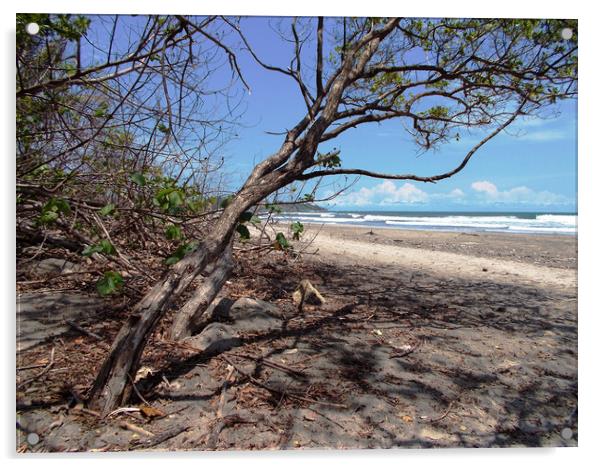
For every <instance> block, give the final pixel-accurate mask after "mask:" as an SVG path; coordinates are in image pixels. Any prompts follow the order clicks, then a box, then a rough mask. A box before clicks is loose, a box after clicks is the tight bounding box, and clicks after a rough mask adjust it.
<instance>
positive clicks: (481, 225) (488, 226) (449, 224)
mask: <svg viewBox="0 0 602 467" xmlns="http://www.w3.org/2000/svg"><path fill="white" fill-rule="evenodd" d="M385 224H387V225H405V226H418V227H426V226H432V227H450V228H452V227H453V228H462V227H465V228H473V229H507V228H508V227H509V226H508V225H506V224H499V223H497V224H493V223H490V224H487V223H481V222H466V223H461V222H453V223H452V222H423V220H422V219H418V220H417V222H397V221H385Z"/></svg>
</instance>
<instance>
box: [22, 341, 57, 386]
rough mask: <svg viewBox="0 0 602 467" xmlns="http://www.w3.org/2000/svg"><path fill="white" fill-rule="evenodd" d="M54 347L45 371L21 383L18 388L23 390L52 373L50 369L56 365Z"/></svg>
mask: <svg viewBox="0 0 602 467" xmlns="http://www.w3.org/2000/svg"><path fill="white" fill-rule="evenodd" d="M54 349H55V348H54V347H53V348H52V350H51V351H50V360H49V362H48V364H47V365H46V366H45V367H44V369H43V370H42V371H40V372H39V373H38V374H36V375H34V376H32V377H31V378H29V379H26V380H25V381H23V382H22V383H20V384H19V385H18V386H17V388H18V389H21V388H23V387H25V386H27V385H28V384H29V383H32V382H33V381H35V380H36V379H38V378H41V377H42V376H44V375H45V374H46V373H48V372H49V371H50V369H51V368H52V366H53V365H54Z"/></svg>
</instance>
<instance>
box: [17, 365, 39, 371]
mask: <svg viewBox="0 0 602 467" xmlns="http://www.w3.org/2000/svg"><path fill="white" fill-rule="evenodd" d="M45 366H46V364H45V363H41V364H39V365H27V366H20V367H18V368H17V371H23V370H33V369H34V368H44V367H45Z"/></svg>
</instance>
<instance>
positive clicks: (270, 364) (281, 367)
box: [230, 353, 306, 377]
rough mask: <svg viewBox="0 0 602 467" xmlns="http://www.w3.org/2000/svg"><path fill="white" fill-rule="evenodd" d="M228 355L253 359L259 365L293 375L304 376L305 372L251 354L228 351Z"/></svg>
mask: <svg viewBox="0 0 602 467" xmlns="http://www.w3.org/2000/svg"><path fill="white" fill-rule="evenodd" d="M230 355H232V356H233V357H239V358H245V359H247V360H254V361H255V362H257V363H258V364H260V365H265V366H268V367H270V368H273V369H274V370H280V371H283V372H284V373H289V374H292V375H295V376H301V377H306V374H305V373H303V372H302V371H300V370H295V369H293V368H288V367H286V366H284V365H281V364H280V363H276V362H274V361H272V360H267V359H266V358H264V357H253V356H251V355H242V354H237V353H230Z"/></svg>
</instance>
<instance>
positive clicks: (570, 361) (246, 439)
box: [18, 226, 577, 450]
mask: <svg viewBox="0 0 602 467" xmlns="http://www.w3.org/2000/svg"><path fill="white" fill-rule="evenodd" d="M306 228H307V229H308V230H307V232H306V233H305V234H304V239H305V240H309V239H311V238H312V237H313V236H314V234H316V233H318V232H319V235H318V236H317V237H316V238H315V241H314V242H313V243H312V244H311V245H306V244H304V243H303V242H301V243H300V244H298V245H296V248H297V249H305V253H306V254H305V255H304V256H303V258H301V259H294V258H293V257H292V256H291V257H288V258H284V257H283V256H282V255H281V254H280V253H270V254H265V253H262V254H255V255H252V256H251V257H248V256H247V257H246V259H242V260H241V266H240V267H239V268H238V269H237V271H236V273H235V276H234V277H233V279H232V281H231V282H230V283H229V284H228V286H227V288H226V290H225V292H226V294H227V295H228V296H229V297H231V298H237V297H240V296H252V297H254V298H258V299H262V300H266V301H269V302H272V303H275V304H277V305H278V306H279V307H280V309H281V310H282V312H283V316H284V319H283V321H282V327H281V329H279V330H277V331H270V332H255V333H253V332H250V333H247V334H246V335H245V336H244V338H243V342H242V344H241V345H238V346H237V347H236V348H234V349H232V350H230V351H228V352H225V353H224V354H221V355H218V356H212V355H205V354H202V353H201V354H199V353H198V352H195V351H194V350H192V349H190V348H184V347H178V346H177V345H173V344H169V343H168V342H166V341H165V340H164V339H163V338H162V337H161V330H159V332H158V333H157V335H156V336H155V337H154V339H153V341H152V342H151V343H150V344H149V349H148V350H147V352H146V353H145V356H144V362H143V363H144V365H145V366H146V368H147V370H151V371H152V372H153V373H152V374H150V375H149V376H148V377H147V378H145V379H143V380H141V381H140V383H139V385H140V389H141V390H143V392H144V394H145V396H146V399H147V400H148V401H149V402H150V403H151V404H152V405H153V406H154V407H157V408H160V409H161V410H163V411H164V412H166V413H172V415H170V416H168V417H165V418H162V419H158V420H152V421H145V420H137V419H132V418H131V417H128V416H127V415H123V414H121V415H117V416H116V417H114V418H111V419H108V420H104V421H99V420H97V419H96V418H95V417H94V416H92V415H88V414H85V413H81V412H78V411H77V410H73V409H70V410H67V408H66V406H62V405H61V403H59V402H58V401H60V397H58V396H56V397H55V399H54V400H55V402H47V403H46V405H45V406H43V407H36V401H37V400H38V399H39V398H40V397H41V395H42V394H43V395H44V396H45V397H46V400H51V399H52V397H50V396H52V395H53V394H54V392H56V391H57V389H56V388H57V387H59V386H61V385H64V383H65V380H69V378H68V377H66V376H65V375H64V374H61V373H60V372H57V373H49V374H48V375H47V376H46V377H44V378H41V379H39V380H38V381H36V382H35V383H33V384H31V385H30V387H29V389H28V390H29V392H28V393H27V394H21V395H20V396H19V394H18V398H19V397H21V401H18V402H20V403H21V405H20V420H21V422H22V425H23V426H24V427H27V428H28V429H31V430H41V431H42V433H41V434H42V439H43V442H42V443H40V445H39V446H38V447H37V448H36V449H39V450H63V449H74V450H89V449H98V450H122V449H128V448H130V449H131V448H138V449H139V448H140V447H139V446H136V442H137V440H140V439H144V436H143V435H136V434H134V433H132V432H131V431H128V430H124V429H122V428H120V427H119V421H120V420H122V421H130V422H132V423H135V424H137V425H139V426H142V427H144V429H146V430H148V431H150V432H153V433H167V432H168V430H170V429H173V428H174V427H186V428H188V429H187V431H185V432H182V433H180V434H177V435H175V436H173V437H171V438H170V439H168V440H167V441H165V442H163V443H161V444H159V445H157V446H155V447H154V449H162V450H166V449H199V450H201V449H291V448H292V449H294V448H391V447H400V448H403V447H462V446H465V447H477V446H478V447H494V446H495V447H503V446H574V445H576V444H577V302H576V297H577V295H576V292H577V291H576V239H575V238H574V237H568V236H567V237H565V236H562V237H561V236H531V235H502V234H462V233H443V232H418V231H396V230H389V229H381V230H376V229H374V230H373V233H372V234H370V233H369V231H370V229H359V228H348V227H344V228H343V227H324V228H323V229H321V230H320V227H319V226H309V227H308V226H306ZM316 250H317V252H316ZM314 253H315V254H314ZM304 278H307V279H309V280H310V281H312V282H313V283H314V285H316V287H318V289H319V290H320V291H321V292H322V293H323V295H324V296H325V297H326V299H327V303H326V305H325V306H324V307H321V308H318V307H307V308H306V309H305V311H304V313H303V314H301V315H299V314H298V313H297V310H296V307H295V306H294V305H293V303H292V301H291V293H292V292H293V290H294V289H295V287H296V285H297V284H298V283H299V281H300V280H301V279H304ZM119 319H123V317H115V321H114V322H113V323H112V324H111V325H110V326H109V328H108V329H107V330H106V332H104V333H103V326H107V324H106V323H103V322H98V323H97V325H96V327H93V326H92V327H90V329H93V330H94V332H97V333H99V334H101V335H102V336H106V343H109V342H110V338H111V336H112V335H113V334H114V332H116V329H117V326H116V323H118V320H119ZM167 326H168V322H166V323H165V324H164V325H162V327H161V328H162V329H166V328H167ZM62 339H63V342H64V346H63V347H61V348H60V356H61V359H60V360H59V363H58V364H57V366H56V367H57V368H60V367H63V366H68V364H69V360H71V359H72V357H73V358H75V357H76V355H77V352H78V351H79V350H78V349H79V348H78V345H79V346H81V345H82V342H81V340H82V336H81V335H79V336H78V335H77V334H67V335H65V336H63V337H62ZM76 339H79V343H78V344H77V345H76V344H73V342H74V341H75V340H76ZM83 339H84V340H85V341H86V342H88V341H89V343H90V344H93V341H92V340H91V339H90V338H88V337H86V336H83ZM86 342H84V344H85V343H86ZM54 344H55V345H57V344H56V341H55V342H54ZM51 347H52V343H51V342H47V343H44V344H40V345H39V346H37V347H36V348H33V349H30V350H27V351H26V352H28V354H27V355H30V356H31V358H32V359H33V358H34V357H36V356H37V358H41V357H42V356H44V355H45V356H47V355H48V352H49V350H50V348H51ZM104 352H105V350H102V349H100V350H98V351H95V352H94V353H93V355H92V354H90V355H88V361H89V362H90V363H89V367H90V368H94V367H96V366H97V365H99V364H100V362H101V360H102V356H103V355H104ZM244 356H246V357H247V358H245V357H244ZM249 356H251V357H254V358H255V360H253V359H249V358H248V357H249ZM224 357H225V358H224ZM226 359H227V360H226ZM262 359H263V363H262ZM266 360H267V361H269V362H271V363H273V364H276V365H268V364H266V363H265V361H266ZM229 362H230V363H234V364H235V365H236V367H237V368H238V370H240V371H238V370H235V371H233V373H232V376H231V379H230V384H229V385H226V388H225V390H224V384H223V383H224V381H226V379H227V377H228V375H229V374H230V368H229V367H228V365H229ZM161 365H162V366H161ZM278 365H279V366H281V367H283V368H284V369H282V368H278V367H277V366H278ZM287 369H288V371H286V370H287ZM290 370H294V371H293V372H291V371H290ZM32 371H33V372H34V374H35V371H39V370H32ZM242 371H244V372H245V373H248V374H250V375H252V377H253V379H249V378H248V377H245V376H243V374H242V373H241V372H242ZM73 374H77V372H74V373H73ZM92 374H93V371H87V372H86V373H83V374H81V375H80V376H79V377H78V378H79V379H78V380H76V381H73V384H75V383H78V382H79V384H80V386H79V387H82V388H85V386H86V384H89V383H90V382H91V378H92ZM20 376H23V375H21V374H20ZM59 383H60V384H59ZM262 386H263V387H262ZM266 386H267V387H270V388H272V389H273V390H272V391H271V392H270V391H268V390H266V388H265V387H266ZM53 391H54V392H53ZM287 394H289V395H294V396H295V397H296V398H294V397H287ZM299 398H303V399H305V400H300V399H299ZM312 401H314V402H312ZM24 402H26V403H28V404H29V405H27V404H25V405H24V404H23V403H24ZM62 403H63V404H64V401H63V402H62ZM61 407H62V408H61ZM60 417H62V421H61V423H60V424H54V425H51V423H52V422H53V421H58V420H59V419H60ZM21 442H23V441H22V439H21Z"/></svg>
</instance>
